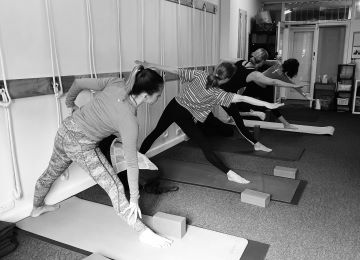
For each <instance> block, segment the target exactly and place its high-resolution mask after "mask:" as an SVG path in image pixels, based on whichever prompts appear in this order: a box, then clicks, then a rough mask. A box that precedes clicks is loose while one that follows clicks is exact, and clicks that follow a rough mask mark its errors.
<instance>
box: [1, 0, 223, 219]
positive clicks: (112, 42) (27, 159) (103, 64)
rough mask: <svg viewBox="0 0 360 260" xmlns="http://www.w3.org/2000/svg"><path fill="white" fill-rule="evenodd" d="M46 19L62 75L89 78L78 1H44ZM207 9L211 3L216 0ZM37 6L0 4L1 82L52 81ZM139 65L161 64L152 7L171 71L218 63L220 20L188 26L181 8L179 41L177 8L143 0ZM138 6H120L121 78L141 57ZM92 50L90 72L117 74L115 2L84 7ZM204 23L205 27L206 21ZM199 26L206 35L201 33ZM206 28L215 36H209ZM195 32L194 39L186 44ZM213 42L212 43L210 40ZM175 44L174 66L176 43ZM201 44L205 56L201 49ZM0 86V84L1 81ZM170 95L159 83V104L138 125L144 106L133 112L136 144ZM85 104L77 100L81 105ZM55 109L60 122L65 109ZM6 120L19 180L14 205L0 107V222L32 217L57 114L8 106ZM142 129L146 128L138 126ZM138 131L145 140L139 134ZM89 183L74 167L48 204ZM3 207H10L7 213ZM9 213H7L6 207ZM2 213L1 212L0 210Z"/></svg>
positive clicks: (124, 1)
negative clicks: (19, 191) (51, 27)
mask: <svg viewBox="0 0 360 260" xmlns="http://www.w3.org/2000/svg"><path fill="white" fill-rule="evenodd" d="M49 2H50V3H51V6H52V7H51V8H52V12H53V20H54V28H55V36H56V42H57V49H58V56H59V63H60V70H61V75H62V76H64V75H82V74H88V73H89V72H90V68H89V55H88V50H89V48H88V28H87V17H86V12H85V10H86V5H85V1H84V0H83V1H80V0H79V1H73V0H49ZM211 2H213V3H215V4H218V0H212V1H211ZM44 3H45V1H44V0H22V1H20V0H19V1H12V0H1V1H0V44H1V47H2V51H3V54H4V62H5V71H6V79H21V78H37V77H51V76H52V70H51V60H50V47H49V36H48V29H47V20H46V12H45V4H44ZM144 3H145V22H144V24H145V28H144V30H145V37H144V46H145V47H144V50H145V53H144V58H145V59H146V60H148V61H152V62H156V63H159V62H160V48H159V46H160V44H159V43H160V36H159V31H160V27H159V22H160V20H159V19H160V18H159V17H160V15H159V8H162V17H161V21H162V25H163V26H164V27H163V37H164V43H165V57H164V60H165V64H166V65H171V66H177V65H179V66H193V65H211V64H216V63H217V62H218V60H219V48H218V47H219V44H218V39H219V37H218V35H219V31H218V29H219V15H218V14H217V15H213V14H209V13H207V14H206V16H204V13H202V12H200V11H198V10H196V11H195V12H194V15H195V23H194V26H193V24H192V23H191V17H193V13H192V10H191V8H188V7H184V6H181V7H180V17H181V18H180V19H181V23H180V27H181V29H180V33H179V35H180V37H178V36H179V35H177V18H178V17H177V9H176V8H177V4H174V3H171V2H168V1H164V0H144ZM140 4H141V1H140V0H120V25H121V30H120V31H121V35H120V38H121V48H122V52H121V57H122V60H121V61H122V65H123V66H122V67H123V71H129V70H130V69H131V68H132V67H133V65H134V60H136V59H140V58H141V41H142V35H141V33H140V32H141V30H140V26H141V22H140V21H141V16H140V14H141V12H140V11H139V10H140V8H139V6H140ZM91 5H92V6H91V7H92V8H91V10H92V18H93V30H94V49H95V62H96V71H97V73H105V72H118V71H119V64H120V62H119V52H118V38H119V35H118V30H117V16H116V14H117V9H116V0H108V1H103V0H91ZM205 21H206V22H205ZM205 27H206V32H207V33H206V35H205V33H204V32H203V31H202V30H203V29H204V28H205ZM213 28H214V29H215V30H216V31H213ZM192 29H193V30H194V35H195V36H196V37H194V38H192V37H191V31H192ZM215 36H216V37H215ZM178 39H180V46H179V49H180V54H179V55H180V56H179V57H180V59H178V58H177V56H178V55H177V49H178V48H177V47H178V46H177V42H178V41H177V40H178ZM205 44H206V46H207V48H206V50H207V51H206V54H205V51H204V50H203V48H202V47H204V45H205ZM0 79H3V77H2V75H0ZM176 93H177V82H176V81H173V82H169V83H166V90H165V94H164V95H162V96H163V97H165V98H164V99H162V100H159V101H158V102H157V104H154V105H153V106H150V108H149V114H148V118H147V119H146V118H145V115H146V113H145V106H143V107H142V108H141V109H139V111H138V118H139V123H140V137H139V143H141V141H142V140H143V138H144V136H145V134H148V133H149V132H150V130H151V129H152V128H153V127H154V126H155V124H156V122H157V120H158V118H159V116H160V115H161V112H162V110H163V108H164V106H165V105H166V104H167V103H168V102H169V101H170V100H171V98H172V97H173V96H175V95H176ZM89 100H90V95H89V94H88V93H82V96H81V98H80V101H79V102H80V103H82V104H83V103H85V102H88V101H89ZM61 102H62V116H63V117H65V116H67V115H69V112H70V111H69V110H68V109H67V108H65V106H64V97H63V98H62V100H61ZM9 109H10V113H11V118H12V119H13V132H14V139H15V144H16V154H17V158H18V165H19V173H20V179H21V186H22V189H23V197H22V198H21V199H20V200H14V197H13V196H12V193H13V170H12V164H11V156H10V144H9V138H8V134H9V132H8V129H7V123H6V122H7V121H6V118H5V112H6V111H5V109H4V108H1V107H0V219H1V220H5V221H17V220H19V219H21V218H23V217H25V216H27V215H28V214H29V212H30V210H31V206H32V198H33V192H34V185H35V182H36V180H37V178H38V177H39V176H40V175H41V174H42V172H43V171H44V170H45V168H46V166H47V163H48V160H49V158H50V156H51V152H52V145H53V139H54V136H55V133H56V130H57V116H58V115H57V112H56V105H55V99H54V96H53V95H46V96H35V97H29V98H22V99H15V100H14V102H13V103H12V104H11V106H10V107H9ZM145 124H146V127H145ZM145 128H146V131H147V133H145ZM182 138H183V136H178V135H177V134H176V128H175V127H174V126H172V127H171V128H170V129H169V135H168V137H166V138H165V137H162V138H159V140H157V142H156V143H155V145H154V146H153V148H154V149H153V153H156V152H158V151H159V150H161V149H164V148H166V147H169V146H171V145H173V144H175V143H176V142H179V141H181V140H182ZM93 184H94V182H93V181H92V180H91V178H90V177H89V176H88V175H87V174H86V173H85V172H83V171H82V170H81V169H80V168H79V167H77V166H76V165H73V166H71V167H70V179H69V180H65V181H63V180H58V181H57V182H56V183H55V185H54V186H53V190H52V191H51V193H50V194H49V196H48V198H47V201H48V202H49V203H56V202H58V201H61V200H63V199H65V198H67V197H69V196H71V195H73V194H75V193H77V192H79V191H81V190H83V189H85V188H87V187H90V186H91V185H93ZM9 205H10V206H9ZM7 206H9V209H7V208H6V207H7ZM5 209H7V210H5Z"/></svg>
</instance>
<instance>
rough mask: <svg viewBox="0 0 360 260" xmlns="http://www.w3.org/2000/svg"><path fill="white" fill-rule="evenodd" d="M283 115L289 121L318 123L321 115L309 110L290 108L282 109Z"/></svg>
mask: <svg viewBox="0 0 360 260" xmlns="http://www.w3.org/2000/svg"><path fill="white" fill-rule="evenodd" d="M280 112H281V114H282V115H283V116H284V118H285V119H286V120H288V121H299V122H317V121H318V120H319V114H318V113H317V111H314V110H312V109H309V108H304V107H302V108H289V107H285V108H284V109H280Z"/></svg>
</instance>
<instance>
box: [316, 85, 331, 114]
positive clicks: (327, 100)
mask: <svg viewBox="0 0 360 260" xmlns="http://www.w3.org/2000/svg"><path fill="white" fill-rule="evenodd" d="M335 91H336V83H321V82H315V85H314V99H320V104H321V110H335V107H336V102H335V100H336V98H335V93H336V92H335Z"/></svg>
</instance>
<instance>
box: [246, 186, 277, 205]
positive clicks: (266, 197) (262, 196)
mask: <svg viewBox="0 0 360 260" xmlns="http://www.w3.org/2000/svg"><path fill="white" fill-rule="evenodd" d="M241 202H245V203H249V204H253V205H256V206H259V207H263V208H265V207H266V206H267V205H269V202H270V194H267V193H264V192H260V191H255V190H250V189H246V190H244V191H243V192H241Z"/></svg>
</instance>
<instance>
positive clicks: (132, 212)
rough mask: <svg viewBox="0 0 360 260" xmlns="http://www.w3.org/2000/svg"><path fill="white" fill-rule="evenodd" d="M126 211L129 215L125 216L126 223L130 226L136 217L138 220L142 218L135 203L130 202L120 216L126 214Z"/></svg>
mask: <svg viewBox="0 0 360 260" xmlns="http://www.w3.org/2000/svg"><path fill="white" fill-rule="evenodd" d="M128 211H129V214H128V216H127V223H128V224H129V225H130V226H134V224H135V222H136V220H137V218H138V216H139V218H142V216H141V210H140V208H139V204H138V203H136V202H133V201H131V202H130V205H129V206H128V207H127V208H126V209H124V210H123V211H122V212H121V214H126V212H128Z"/></svg>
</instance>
